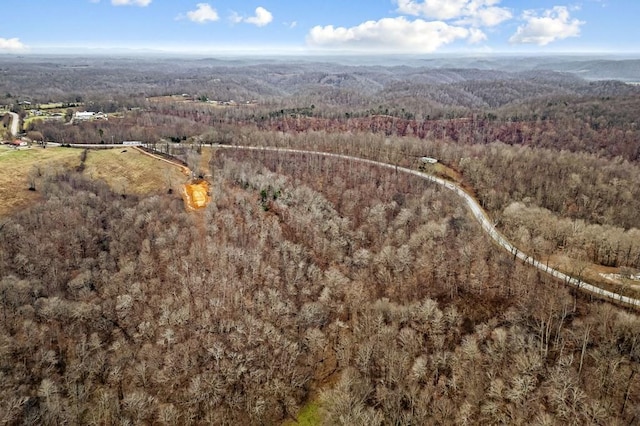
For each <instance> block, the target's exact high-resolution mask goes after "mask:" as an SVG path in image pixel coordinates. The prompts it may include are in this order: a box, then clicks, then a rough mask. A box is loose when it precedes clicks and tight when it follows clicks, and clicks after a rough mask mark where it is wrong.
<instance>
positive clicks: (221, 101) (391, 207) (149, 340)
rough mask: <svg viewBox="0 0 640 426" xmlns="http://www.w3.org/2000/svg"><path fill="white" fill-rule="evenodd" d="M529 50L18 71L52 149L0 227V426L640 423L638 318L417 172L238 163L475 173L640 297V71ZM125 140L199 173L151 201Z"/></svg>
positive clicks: (463, 178)
mask: <svg viewBox="0 0 640 426" xmlns="http://www.w3.org/2000/svg"><path fill="white" fill-rule="evenodd" d="M526 59H527V60H523V58H507V57H505V58H462V59H453V58H440V59H438V58H433V59H422V58H410V59H406V58H395V57H393V58H388V62H389V63H381V62H380V61H379V60H374V59H370V60H369V59H366V58H359V59H358V60H357V61H356V60H352V59H349V58H342V59H341V60H340V61H333V62H330V61H327V62H320V61H316V60H314V61H310V60H305V59H300V60H297V61H292V60H290V59H287V60H284V59H266V58H261V59H259V60H250V59H229V58H227V59H214V58H208V59H194V58H191V59H184V58H183V59H180V60H179V59H178V58H171V57H166V58H106V57H99V56H96V57H87V58H77V57H73V58H67V57H64V58H57V57H37V56H28V57H26V58H14V57H11V56H6V57H1V58H0V75H2V78H0V94H1V96H2V97H3V100H2V101H1V102H0V103H1V104H4V105H5V108H4V109H3V110H4V111H10V110H11V111H14V112H16V113H18V114H19V116H20V120H21V124H22V125H23V126H24V127H23V130H24V134H23V135H19V136H18V138H20V137H23V138H24V140H25V143H27V144H31V145H30V146H29V145H28V146H27V147H24V148H22V149H24V150H30V151H29V153H32V154H34V155H31V156H26V155H25V156H23V157H21V158H23V161H22V162H21V163H19V165H22V164H24V167H25V168H26V167H30V168H29V170H30V171H29V172H26V171H24V173H23V171H20V173H18V172H17V171H16V168H17V167H18V166H16V165H12V168H11V170H13V171H14V173H15V174H16V176H18V177H19V178H15V177H14V179H13V181H12V179H11V176H8V175H5V178H6V181H7V182H10V183H11V184H13V185H15V198H16V199H19V198H20V197H22V195H23V194H24V193H27V194H28V195H29V196H28V197H26V196H24V197H22V198H24V200H22V201H23V202H22V203H21V204H19V205H20V208H23V207H24V209H23V210H20V211H18V212H16V213H12V214H6V215H2V216H0V422H2V423H6V424H11V425H14V424H15V425H18V424H47V425H59V424H116V423H122V424H171V425H175V424H220V425H239V424H242V425H244V424H247V425H278V424H283V423H284V424H286V422H294V421H296V419H297V416H298V415H299V413H300V412H301V410H303V411H304V409H310V410H317V414H318V417H319V418H320V422H321V423H322V424H326V425H335V424H342V425H388V424H398V425H401V424H402V425H404V424H416V425H422V424H425V425H430V424H456V425H457V424H460V425H465V424H516V425H517V424H536V425H566V424H575V425H605V424H606V425H633V424H637V423H639V422H640V376H639V375H638V373H639V372H640V320H639V318H638V312H636V311H634V310H633V309H632V308H628V307H624V306H619V305H615V304H612V303H609V302H605V301H602V300H599V299H596V298H595V297H593V296H590V295H588V294H586V293H581V292H579V291H577V290H575V289H571V288H569V287H566V286H565V285H564V284H563V283H562V282H559V281H557V280H555V279H552V278H551V277H550V276H547V275H545V274H544V273H542V272H540V271H538V270H536V269H534V268H532V267H531V266H530V265H527V264H523V263H522V262H521V261H520V260H519V259H518V258H517V257H514V256H513V253H508V252H507V251H505V250H502V248H501V247H499V246H497V245H496V244H495V243H494V242H493V240H492V239H491V238H490V237H489V236H488V235H486V234H485V233H484V231H483V230H482V229H481V227H480V225H479V224H478V223H477V222H476V221H475V219H474V217H473V216H472V215H471V213H470V212H469V211H468V210H467V207H466V205H465V204H464V203H462V202H461V200H460V199H459V198H458V197H457V196H456V195H455V194H454V193H452V192H451V191H448V190H446V189H445V188H443V187H441V186H438V185H436V184H433V183H429V182H428V181H426V180H424V179H420V178H419V177H417V176H412V175H407V174H403V173H398V169H397V168H396V169H395V170H394V169H393V167H392V168H380V167H376V166H374V165H371V164H367V163H364V162H353V161H349V160H346V159H343V158H342V159H341V158H336V157H324V156H320V155H314V154H310V153H306V154H301V153H291V152H289V153H285V152H276V151H269V152H267V151H266V150H265V151H250V150H241V149H232V148H231V147H229V146H233V145H237V146H252V147H256V146H269V147H283V148H294V149H298V150H310V151H318V152H330V153H340V154H346V155H350V156H354V157H358V158H363V159H371V160H376V161H380V162H384V163H387V164H390V165H396V166H402V167H407V168H411V169H414V170H422V171H424V172H425V173H429V174H432V175H435V176H438V177H441V178H443V179H447V180H450V181H452V182H455V184H456V185H458V186H459V187H461V188H463V189H464V190H465V191H467V192H468V194H470V195H471V196H473V197H475V199H477V201H478V203H479V204H480V205H481V206H482V208H483V209H484V210H485V211H486V214H487V216H488V217H489V219H490V220H491V222H492V223H494V224H495V226H496V227H497V228H498V230H499V231H500V232H501V233H503V234H504V236H505V238H507V239H508V240H509V241H511V242H512V243H513V244H514V246H515V247H517V248H518V249H519V250H521V251H522V252H524V253H527V254H528V255H530V256H533V257H535V258H536V259H539V260H540V262H541V263H543V264H547V265H549V266H552V267H554V268H558V269H559V270H562V271H563V272H566V273H567V274H568V275H571V276H574V277H578V278H580V279H584V280H586V281H588V282H591V283H593V284H594V285H597V286H601V287H602V288H606V289H609V290H612V291H616V292H618V293H619V294H624V295H628V296H631V297H635V298H640V286H639V285H638V283H640V219H639V218H638V215H637V212H638V211H640V163H639V160H640V129H638V123H637V119H638V118H637V111H638V110H639V108H640V88H639V87H637V86H634V85H630V84H626V83H625V81H631V80H630V79H628V78H626V77H632V76H633V75H635V74H634V72H635V71H634V70H635V65H636V62H634V61H625V62H624V67H622V68H621V69H620V73H619V75H614V74H615V73H613V74H610V73H606V75H605V77H607V76H608V77H609V78H612V79H614V78H615V79H617V80H594V79H593V78H595V77H597V76H600V75H604V74H603V73H605V72H607V70H611V69H617V68H616V64H617V63H618V62H616V61H613V60H603V61H601V60H600V59H598V60H597V61H593V59H594V58H561V57H553V58H526ZM596 59H597V58H596ZM586 67H588V68H589V70H591V71H590V72H591V73H590V74H589V75H586V74H585V73H584V72H583V71H584V69H586ZM583 74H585V77H589V79H586V78H581V77H580V76H582V75H583ZM621 76H622V77H621ZM623 77H625V78H623ZM82 111H91V112H99V111H100V112H103V113H104V114H100V116H99V117H100V118H99V119H97V118H95V119H94V118H89V119H76V118H75V113H76V112H82ZM89 116H90V114H89ZM11 120H12V118H11V117H10V116H9V114H6V116H5V118H3V121H2V123H3V126H4V127H3V128H2V129H0V130H2V131H3V132H4V133H3V134H2V135H3V136H5V135H6V136H7V138H9V135H8V133H7V132H8V127H7V126H8V124H9V123H10V121H11ZM11 140H13V136H12V135H11ZM26 141H29V142H26ZM42 141H47V142H48V143H49V145H43V146H41V145H40V143H42ZM123 141H135V144H138V143H144V144H145V145H147V148H146V149H148V150H150V151H152V150H153V151H155V152H156V153H157V155H158V156H164V157H162V158H161V159H159V158H158V157H150V156H148V155H146V154H148V153H145V152H143V151H136V155H137V156H143V157H144V158H145V163H144V164H146V165H147V167H149V168H154V167H155V166H154V164H155V162H156V161H157V162H158V164H159V163H162V164H163V167H165V168H166V167H167V163H166V162H163V161H162V160H163V159H164V160H170V161H178V162H180V163H181V164H184V165H187V166H189V167H190V168H191V173H190V174H189V173H187V174H189V176H183V175H181V174H180V172H179V171H178V170H177V169H176V170H175V174H173V175H172V174H170V173H166V170H165V171H164V172H163V171H162V170H161V167H160V166H158V168H157V169H155V168H154V169H153V170H151V169H149V171H148V172H147V175H146V177H147V178H148V179H151V178H152V177H153V180H154V182H155V186H153V185H151V186H153V188H154V190H153V191H144V190H140V191H132V190H125V189H124V184H122V182H123V180H122V179H120V180H119V178H118V177H114V178H109V176H107V175H108V173H109V171H110V170H111V171H112V173H115V172H113V170H119V172H118V173H122V174H124V173H125V172H124V171H123V170H124V169H126V168H127V167H129V166H128V165H130V164H131V161H135V158H138V157H136V156H133V155H129V154H131V151H132V150H133V148H131V147H129V146H127V147H123V146H121V145H119V144H121V143H122V142H123ZM51 143H54V144H55V143H57V144H62V145H64V146H62V147H54V146H52V145H54V144H51ZM77 143H83V144H93V145H95V148H101V147H103V145H111V144H114V145H115V146H117V148H115V149H114V151H112V152H111V153H113V154H115V155H104V156H103V155H98V154H97V152H102V153H105V152H106V153H109V152H108V151H91V150H90V151H80V150H77V147H76V148H73V147H72V145H73V144H77ZM219 145H225V146H226V147H225V149H221V148H219V147H217V146H219ZM127 148H128V149H129V152H128V153H127ZM15 149H16V151H15V152H14V151H13V150H14V148H8V147H6V148H5V151H3V153H6V152H10V153H12V154H20V153H21V151H18V150H17V148H15ZM84 149H86V148H84V147H83V150H84ZM136 149H137V148H136ZM54 150H57V151H54ZM65 150H69V151H65ZM71 151H73V153H76V154H77V155H76V154H73V153H71V154H70V152H71ZM23 152H24V151H23ZM50 152H53V153H55V154H56V155H55V156H56V157H57V156H60V158H73V159H74V161H73V162H70V161H67V162H60V164H59V165H57V166H56V167H45V166H44V165H43V163H42V161H41V160H42V158H43V157H42V156H38V155H37V153H50ZM87 152H88V154H87ZM58 154H59V155H58ZM52 155H53V154H52ZM125 155H126V156H127V157H125ZM107 157H108V158H111V160H110V161H112V162H115V163H117V166H118V167H115V166H113V165H112V166H109V167H102V168H101V167H99V166H105V165H104V164H101V163H103V162H104V161H105V160H104V159H105V158H107ZM425 157H428V158H426V159H425ZM7 158H17V156H16V157H8V156H6V157H4V160H3V159H2V158H1V157H0V160H2V161H5V164H7V163H6V161H8V160H7ZM87 158H88V160H87ZM125 158H126V159H127V161H124V159H125ZM29 159H31V160H29ZM38 159H40V160H38ZM27 160H29V161H31V162H32V163H29V162H28V161H27ZM434 161H435V162H434ZM16 164H18V163H16ZM56 164H58V163H56ZM0 167H1V166H0ZM170 167H173V165H170ZM163 170H164V169H163ZM133 172H134V171H133V170H132V171H131V173H130V174H131V175H133V174H134V173H133ZM135 172H136V173H135V174H136V182H142V181H144V178H145V174H144V173H138V170H136V171H135ZM187 172H189V170H187ZM27 175H28V182H26V180H25V179H26V178H25V179H23V178H22V177H21V176H27ZM21 179H22V180H21ZM102 179H104V181H103V180H102ZM180 179H183V180H184V181H185V182H191V181H190V180H188V179H197V180H198V182H202V183H203V187H204V188H205V190H204V191H205V192H206V188H208V189H209V193H208V194H205V195H204V196H203V197H202V198H203V200H204V201H203V204H206V202H207V201H208V200H209V198H211V202H210V203H209V204H208V205H206V207H204V208H202V209H199V210H189V209H186V208H185V202H184V200H183V198H182V194H181V193H180V191H179V190H178V188H181V187H183V184H184V183H185V182H182V181H180ZM114 182H115V184H114ZM118 182H119V183H118ZM109 185H111V186H109ZM16 205H18V204H16ZM15 210H16V209H13V210H11V211H12V212H13V211H15ZM7 211H9V210H7Z"/></svg>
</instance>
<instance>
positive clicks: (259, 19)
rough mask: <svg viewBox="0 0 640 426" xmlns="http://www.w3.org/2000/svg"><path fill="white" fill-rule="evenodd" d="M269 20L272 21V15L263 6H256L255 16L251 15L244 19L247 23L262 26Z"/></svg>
mask: <svg viewBox="0 0 640 426" xmlns="http://www.w3.org/2000/svg"><path fill="white" fill-rule="evenodd" d="M271 21H273V15H272V14H271V12H269V11H268V10H267V9H265V8H264V7H256V14H255V16H251V17H249V18H246V19H245V20H244V22H246V23H247V24H253V25H257V26H258V27H264V26H265V25H267V24H269V23H270V22H271Z"/></svg>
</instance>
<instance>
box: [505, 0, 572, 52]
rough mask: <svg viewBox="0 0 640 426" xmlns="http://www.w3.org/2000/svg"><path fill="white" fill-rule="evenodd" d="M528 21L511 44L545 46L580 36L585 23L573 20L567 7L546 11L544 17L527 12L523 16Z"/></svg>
mask: <svg viewBox="0 0 640 426" xmlns="http://www.w3.org/2000/svg"><path fill="white" fill-rule="evenodd" d="M522 19H524V20H525V21H526V23H525V24H524V25H520V26H519V27H518V29H517V31H516V33H515V34H514V35H512V36H511V38H510V39H509V42H510V43H531V44H537V45H539V46H545V45H547V44H549V43H551V42H553V41H556V40H562V39H565V38H567V37H577V36H578V35H580V26H582V25H583V24H584V21H580V20H578V19H571V16H570V13H569V9H567V8H566V7H565V6H555V7H554V8H553V9H548V10H545V11H544V12H543V13H542V15H538V14H536V12H535V11H534V10H527V11H525V12H524V13H523V14H522Z"/></svg>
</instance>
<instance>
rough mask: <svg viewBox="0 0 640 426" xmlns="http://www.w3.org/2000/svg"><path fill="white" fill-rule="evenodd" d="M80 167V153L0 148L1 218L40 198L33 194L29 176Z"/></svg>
mask: <svg viewBox="0 0 640 426" xmlns="http://www.w3.org/2000/svg"><path fill="white" fill-rule="evenodd" d="M79 164H80V151H77V150H72V149H65V148H47V149H42V148H31V149H20V150H15V149H13V148H10V147H7V146H0V171H2V173H0V216H2V215H6V214H10V213H12V212H15V211H17V210H19V209H21V208H24V207H26V206H28V205H29V204H30V203H32V202H35V201H37V200H38V198H39V196H40V195H39V194H38V192H37V191H35V192H34V191H29V174H30V173H32V172H33V170H34V168H36V167H39V168H40V169H41V170H46V169H47V168H50V167H62V168H70V167H77V166H78V165H79Z"/></svg>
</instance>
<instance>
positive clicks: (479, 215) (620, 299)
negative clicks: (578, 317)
mask: <svg viewBox="0 0 640 426" xmlns="http://www.w3.org/2000/svg"><path fill="white" fill-rule="evenodd" d="M214 147H215V148H223V149H240V150H250V151H274V152H282V153H291V154H308V155H321V156H324V157H333V158H340V159H343V160H348V161H353V162H358V163H365V164H371V165H374V166H378V167H386V168H388V169H392V170H396V171H398V172H402V173H406V174H409V175H414V176H417V177H419V178H421V179H425V180H428V181H431V182H434V183H437V184H438V185H441V186H443V187H445V188H447V189H449V190H450V191H453V192H455V193H456V194H457V195H458V196H459V197H460V198H462V199H463V201H464V202H465V203H466V204H467V207H469V210H471V213H472V214H473V216H474V217H475V218H476V220H477V221H478V222H479V223H480V225H481V226H482V229H483V230H484V231H485V232H486V233H487V234H488V235H489V236H490V237H491V238H492V239H493V240H494V241H495V242H496V243H497V244H498V245H499V246H500V247H502V248H503V249H505V250H506V251H508V252H509V253H511V254H512V255H513V256H514V257H517V258H518V259H520V260H522V261H523V262H525V263H528V264H529V265H531V266H533V267H535V268H537V269H539V270H540V271H542V272H544V273H546V274H549V275H551V276H552V277H555V278H557V279H559V280H561V281H562V282H564V283H565V284H567V285H569V286H572V287H575V288H577V289H579V290H581V291H584V292H587V293H590V294H593V295H595V296H598V297H600V298H603V299H609V300H613V301H615V302H617V303H621V304H624V305H629V306H633V307H636V308H640V299H634V298H632V297H628V296H623V295H621V294H618V293H614V292H612V291H609V290H605V289H602V288H600V287H597V286H595V285H593V284H589V283H587V282H585V281H582V280H580V279H578V278H574V277H571V276H570V275H567V274H565V273H563V272H560V271H558V270H557V269H554V268H552V267H550V266H549V265H546V264H544V263H542V262H540V261H538V260H536V259H534V258H533V257H531V256H529V255H527V254H526V253H524V252H522V251H520V250H518V249H517V248H516V247H515V246H514V245H513V244H511V243H510V242H509V241H508V240H507V239H506V238H505V237H504V236H503V235H502V234H500V232H499V231H498V230H497V229H496V228H495V226H493V224H492V223H491V221H490V220H489V217H488V216H487V214H486V213H485V211H484V210H483V209H482V207H480V205H479V204H478V203H477V202H476V200H475V199H474V198H473V197H472V196H471V195H469V194H468V193H466V192H465V191H464V190H463V189H462V188H461V187H459V186H458V185H456V184H455V183H453V182H450V181H447V180H445V179H441V178H439V177H436V176H432V175H430V174H427V173H423V172H420V171H418V170H413V169H408V168H406V167H400V166H395V165H393V164H388V163H382V162H379V161H373V160H366V159H363V158H358V157H351V156H348V155H342V154H333V153H328V152H319V151H307V150H299V149H288V148H275V147H254V146H234V145H214Z"/></svg>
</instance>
